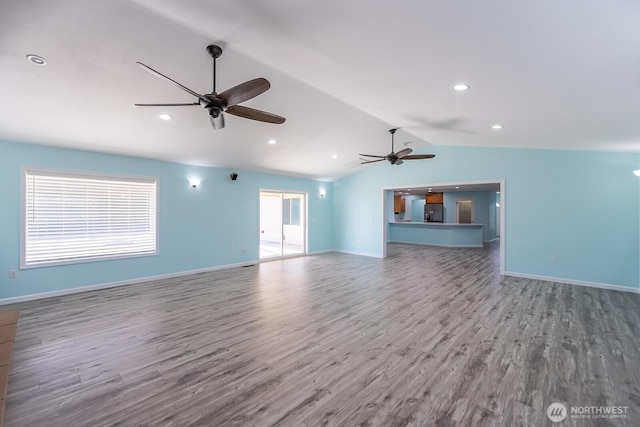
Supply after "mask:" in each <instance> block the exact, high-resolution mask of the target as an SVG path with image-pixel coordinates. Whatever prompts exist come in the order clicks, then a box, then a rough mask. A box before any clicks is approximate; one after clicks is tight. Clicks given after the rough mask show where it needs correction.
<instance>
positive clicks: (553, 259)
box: [551, 256, 558, 264]
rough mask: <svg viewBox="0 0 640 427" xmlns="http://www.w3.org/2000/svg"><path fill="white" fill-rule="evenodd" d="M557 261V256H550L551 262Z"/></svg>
mask: <svg viewBox="0 0 640 427" xmlns="http://www.w3.org/2000/svg"><path fill="white" fill-rule="evenodd" d="M557 262H558V258H557V257H555V256H552V257H551V264H555V263H557Z"/></svg>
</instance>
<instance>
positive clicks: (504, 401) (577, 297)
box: [4, 243, 640, 427]
mask: <svg viewBox="0 0 640 427" xmlns="http://www.w3.org/2000/svg"><path fill="white" fill-rule="evenodd" d="M388 252H389V258H387V259H384V260H382V259H375V258H366V257H359V256H354V255H347V254H339V253H327V254H321V255H315V256H309V257H301V258H292V259H286V260H278V261H271V262H267V263H262V264H260V265H256V266H252V267H245V268H233V269H227V270H221V271H215V272H210V273H202V274H196V275H191V276H185V277H181V278H178V279H167V280H158V281H153V282H148V283H142V284H137V285H130V286H124V287H120V288H112V289H107V290H101V291H95V292H87V293H82V294H76V295H70V296H65V297H60V298H50V299H46V300H40V301H33V302H29V303H24V304H19V305H16V306H6V307H4V308H5V309H13V308H17V309H19V310H20V320H19V323H18V333H17V338H16V342H15V348H14V350H13V358H12V364H11V369H10V376H9V388H8V395H7V400H6V414H5V425H6V426H9V427H18V426H227V425H257V426H272V425H273V426H544V425H552V424H551V422H550V421H549V419H548V418H547V416H546V409H547V407H548V405H549V404H550V403H552V402H561V403H564V404H565V405H567V406H568V407H570V406H571V405H573V406H610V405H611V406H627V407H628V414H627V416H628V417H627V418H625V419H597V420H595V419H579V420H578V419H567V420H566V421H564V422H563V423H562V424H557V425H575V426H609V425H611V426H619V425H620V426H637V425H640V344H639V342H640V340H639V337H640V331H639V328H638V326H639V325H640V311H639V308H640V298H639V296H638V295H635V294H630V293H623V292H616V291H608V290H602V289H592V288H585V287H579V286H573V285H564V284H557V283H548V282H542V281H536V280H528V279H518V278H508V277H505V278H502V277H501V276H500V274H499V266H498V246H497V244H495V243H494V244H491V245H487V246H486V247H485V248H484V249H450V248H436V247H428V246H417V245H402V244H391V245H389V249H388Z"/></svg>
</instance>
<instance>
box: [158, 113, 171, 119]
mask: <svg viewBox="0 0 640 427" xmlns="http://www.w3.org/2000/svg"><path fill="white" fill-rule="evenodd" d="M172 117H173V116H172V115H171V114H167V113H162V114H158V118H159V119H160V120H171V118H172Z"/></svg>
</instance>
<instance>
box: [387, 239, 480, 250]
mask: <svg viewBox="0 0 640 427" xmlns="http://www.w3.org/2000/svg"><path fill="white" fill-rule="evenodd" d="M388 243H404V244H407V245H422V246H438V247H441V248H484V246H483V245H444V244H440V243H422V242H405V241H404V240H389V241H388Z"/></svg>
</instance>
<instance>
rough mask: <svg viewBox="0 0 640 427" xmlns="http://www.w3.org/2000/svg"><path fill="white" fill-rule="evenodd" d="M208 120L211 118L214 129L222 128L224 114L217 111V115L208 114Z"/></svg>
mask: <svg viewBox="0 0 640 427" xmlns="http://www.w3.org/2000/svg"><path fill="white" fill-rule="evenodd" d="M209 120H211V126H213V128H214V129H215V130H218V129H222V128H224V116H223V115H222V113H219V114H218V115H217V116H214V115H213V114H210V115H209Z"/></svg>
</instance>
